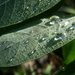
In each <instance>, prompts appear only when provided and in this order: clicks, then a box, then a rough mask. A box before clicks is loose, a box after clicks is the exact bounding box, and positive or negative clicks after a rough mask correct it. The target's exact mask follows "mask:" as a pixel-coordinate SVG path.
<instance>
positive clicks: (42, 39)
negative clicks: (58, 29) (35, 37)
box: [39, 35, 48, 42]
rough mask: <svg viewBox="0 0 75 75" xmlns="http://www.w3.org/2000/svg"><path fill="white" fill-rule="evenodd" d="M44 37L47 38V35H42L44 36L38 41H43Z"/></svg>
mask: <svg viewBox="0 0 75 75" xmlns="http://www.w3.org/2000/svg"><path fill="white" fill-rule="evenodd" d="M46 39H48V35H44V36H43V37H42V38H41V39H40V40H39V42H43V41H45V40H46Z"/></svg>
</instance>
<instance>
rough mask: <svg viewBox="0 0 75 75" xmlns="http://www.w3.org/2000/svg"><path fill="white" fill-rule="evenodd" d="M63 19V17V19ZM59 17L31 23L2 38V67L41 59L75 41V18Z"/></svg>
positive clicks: (0, 43) (0, 45)
mask: <svg viewBox="0 0 75 75" xmlns="http://www.w3.org/2000/svg"><path fill="white" fill-rule="evenodd" d="M61 18H62V17H61ZM61 18H59V17H58V16H52V17H50V18H44V19H40V21H41V22H40V21H39V20H37V21H35V22H32V23H29V24H28V25H34V26H31V27H28V28H26V27H25V26H24V27H23V28H20V29H18V30H16V31H13V32H10V33H8V34H4V35H1V36H0V66H1V67H6V66H15V65H19V64H21V63H24V62H27V61H30V60H34V59H37V58H40V57H42V56H44V55H46V54H47V53H50V52H51V51H54V50H55V49H57V48H59V47H61V46H63V45H64V44H66V43H68V42H70V41H72V40H73V39H75V27H74V25H73V23H74V22H75V17H70V18H66V19H61Z"/></svg>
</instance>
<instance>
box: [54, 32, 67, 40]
mask: <svg viewBox="0 0 75 75" xmlns="http://www.w3.org/2000/svg"><path fill="white" fill-rule="evenodd" d="M64 37H66V33H58V34H57V35H56V36H55V38H54V40H61V39H63V38H64Z"/></svg>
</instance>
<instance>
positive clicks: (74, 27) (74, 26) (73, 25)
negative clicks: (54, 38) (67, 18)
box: [70, 22, 75, 30]
mask: <svg viewBox="0 0 75 75" xmlns="http://www.w3.org/2000/svg"><path fill="white" fill-rule="evenodd" d="M70 29H71V30H74V29H75V22H73V23H72V26H71V27H70Z"/></svg>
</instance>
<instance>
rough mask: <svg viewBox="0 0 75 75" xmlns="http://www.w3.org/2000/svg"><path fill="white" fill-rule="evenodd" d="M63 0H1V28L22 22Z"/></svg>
mask: <svg viewBox="0 0 75 75" xmlns="http://www.w3.org/2000/svg"><path fill="white" fill-rule="evenodd" d="M60 1H61V0H0V28H2V27H6V26H9V25H13V24H17V23H20V22H22V21H24V20H26V19H28V18H31V17H33V16H36V15H38V14H40V13H42V12H44V11H46V10H48V9H51V8H52V7H53V6H55V5H56V4H57V3H58V2H60Z"/></svg>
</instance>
